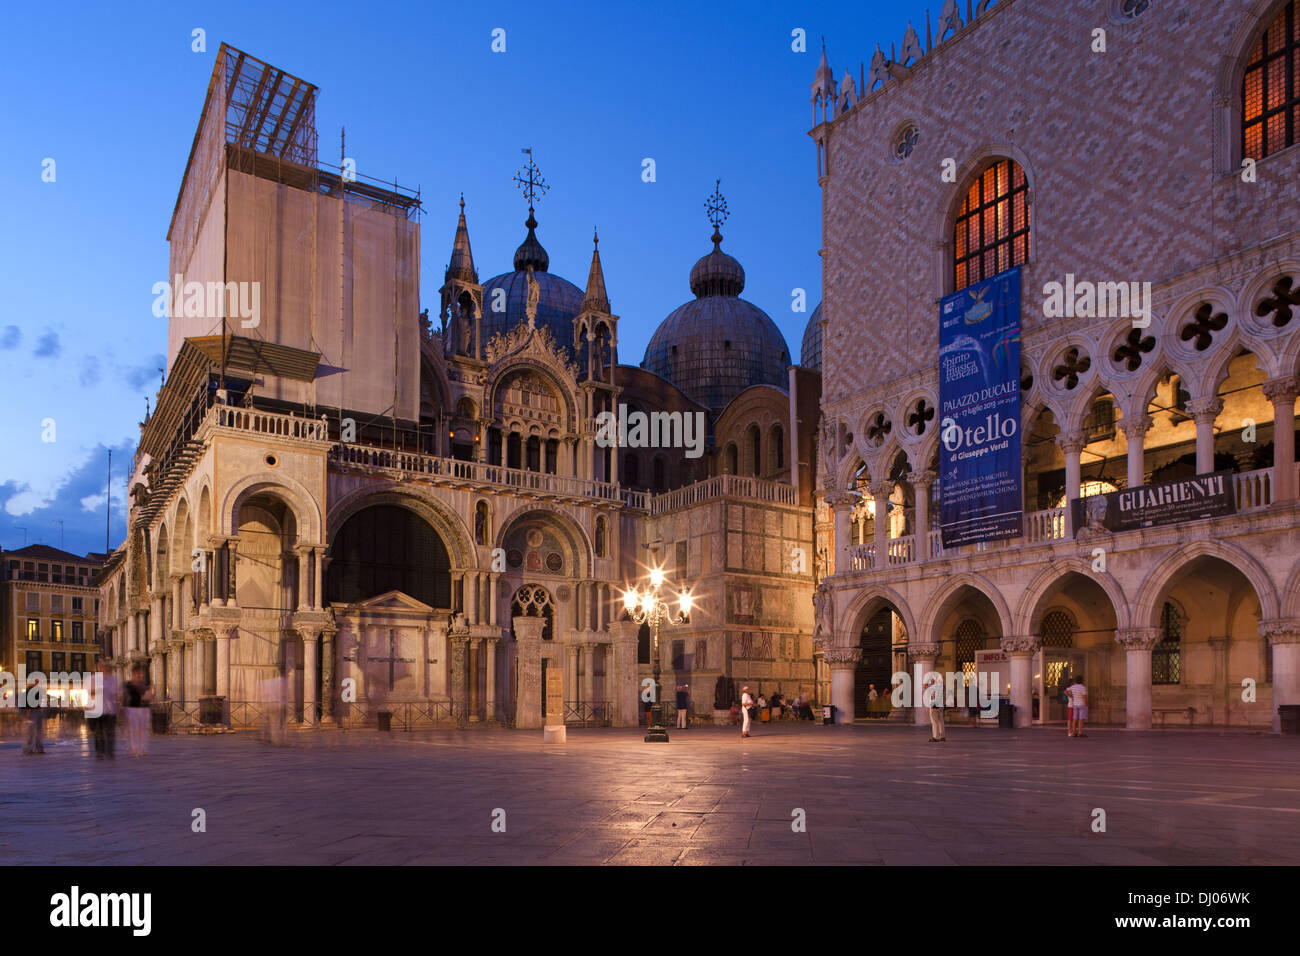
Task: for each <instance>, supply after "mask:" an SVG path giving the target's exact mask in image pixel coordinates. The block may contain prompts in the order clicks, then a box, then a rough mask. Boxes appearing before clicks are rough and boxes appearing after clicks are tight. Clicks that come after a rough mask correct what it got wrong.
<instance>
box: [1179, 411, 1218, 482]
mask: <svg viewBox="0 0 1300 956" xmlns="http://www.w3.org/2000/svg"><path fill="white" fill-rule="evenodd" d="M1221 411H1223V399H1221V398H1219V397H1218V396H1217V395H1212V396H1210V397H1209V398H1196V399H1193V400H1192V401H1190V402H1188V403H1187V414H1189V415H1191V416H1192V421H1194V422H1195V423H1196V473H1197V474H1198V475H1208V474H1209V473H1210V472H1212V471H1214V420H1215V419H1216V418H1218V417H1219V412H1221Z"/></svg>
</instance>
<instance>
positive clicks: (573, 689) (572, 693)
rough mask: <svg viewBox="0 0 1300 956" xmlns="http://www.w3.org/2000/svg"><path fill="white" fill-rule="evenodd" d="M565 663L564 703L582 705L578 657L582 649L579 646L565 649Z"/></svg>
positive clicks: (570, 646)
mask: <svg viewBox="0 0 1300 956" xmlns="http://www.w3.org/2000/svg"><path fill="white" fill-rule="evenodd" d="M564 650H565V662H564V670H565V674H564V701H565V703H566V704H567V703H569V702H570V701H572V702H574V703H580V702H581V701H582V689H581V688H580V687H579V686H578V674H579V672H580V671H579V668H580V665H579V662H578V657H579V656H580V654H581V648H580V646H579V645H577V644H569V645H568V646H567V647H565V649H564Z"/></svg>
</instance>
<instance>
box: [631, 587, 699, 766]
mask: <svg viewBox="0 0 1300 956" xmlns="http://www.w3.org/2000/svg"><path fill="white" fill-rule="evenodd" d="M663 583H664V573H663V571H662V570H661V569H659V568H652V569H651V571H650V584H649V585H647V586H646V587H644V588H632V589H630V590H628V591H626V592H624V594H623V609H624V610H625V611H627V615H628V617H630V618H631V619H632V620H633V621H635V622H636V623H637V624H649V625H650V640H651V643H652V646H653V649H654V650H653V652H654V664H653V666H654V682H655V686H654V703H653V704H652V705H651V707H650V727H649V728H648V729H647V730H646V734H645V740H646V743H665V744H666V743H668V730H667V728H666V727H664V725H663V715H664V705H663V694H662V693H661V688H660V686H659V673H660V659H659V626H660V625H661V624H685V623H686V622H687V621H688V620H690V615H691V603H692V600H691V592H690V591H682V592H681V594H679V595H678V597H677V604H678V608H679V610H678V611H677V613H675V614H674V613H673V611H672V610H671V609H670V602H669V601H666V600H665V599H664V598H662V597H660V596H659V588H660V587H661V586H662V585H663Z"/></svg>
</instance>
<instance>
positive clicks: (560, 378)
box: [483, 355, 578, 434]
mask: <svg viewBox="0 0 1300 956" xmlns="http://www.w3.org/2000/svg"><path fill="white" fill-rule="evenodd" d="M519 372H535V373H537V374H538V375H540V376H542V377H543V378H544V379H546V381H547V382H548V383H549V384H550V386H551V387H552V388H554V389H555V391H556V393H557V394H558V395H559V396H560V404H561V406H562V407H563V408H564V417H565V422H564V423H563V424H564V429H565V431H566V432H568V433H570V434H572V433H573V432H575V431H576V430H577V422H578V403H577V399H576V398H575V397H574V392H573V389H572V388H571V387H570V386H569V384H568V383H567V382H566V378H567V376H564V375H562V374H561V373H560V372H558V371H557V370H556V369H555V368H553V367H551V366H550V365H549V364H547V363H546V362H542V361H539V360H538V359H535V358H530V357H528V356H522V355H521V356H516V357H515V358H512V359H510V360H509V361H507V362H506V363H504V364H503V365H502V366H501V367H500V368H498V369H496V370H494V372H493V374H492V377H491V379H490V380H489V381H488V383H487V385H486V386H485V387H484V389H483V414H484V415H487V416H491V417H492V418H493V420H495V421H497V423H498V424H499V425H500V424H504V423H503V422H501V421H500V416H498V415H497V405H498V401H499V397H500V391H501V387H502V386H503V385H504V384H505V383H506V382H508V381H510V379H511V378H512V377H513V376H514V375H516V374H518V373H519Z"/></svg>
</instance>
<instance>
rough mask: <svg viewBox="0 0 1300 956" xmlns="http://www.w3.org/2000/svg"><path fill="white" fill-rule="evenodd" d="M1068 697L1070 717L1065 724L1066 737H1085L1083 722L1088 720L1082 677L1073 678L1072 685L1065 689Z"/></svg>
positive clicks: (1084, 686)
mask: <svg viewBox="0 0 1300 956" xmlns="http://www.w3.org/2000/svg"><path fill="white" fill-rule="evenodd" d="M1065 692H1066V693H1067V694H1068V695H1069V696H1070V716H1069V720H1068V721H1067V723H1066V736H1067V737H1086V736H1087V735H1086V734H1085V733H1084V732H1083V722H1084V721H1085V720H1087V719H1088V687H1087V685H1086V684H1084V682H1083V675H1082V674H1079V675H1077V676H1076V677H1075V678H1074V683H1073V684H1071V685H1070V686H1069V687H1067V688H1065Z"/></svg>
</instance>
